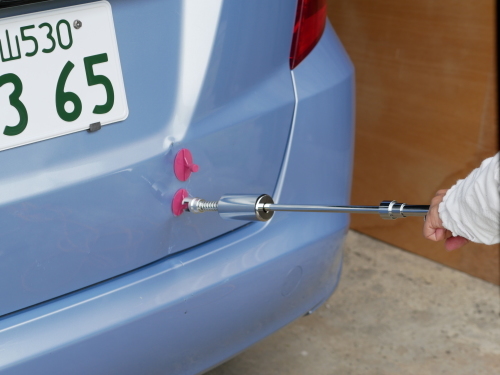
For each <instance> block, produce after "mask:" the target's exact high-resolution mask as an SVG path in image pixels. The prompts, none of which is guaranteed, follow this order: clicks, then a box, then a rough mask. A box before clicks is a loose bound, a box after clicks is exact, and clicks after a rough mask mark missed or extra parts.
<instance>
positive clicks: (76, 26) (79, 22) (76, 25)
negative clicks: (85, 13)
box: [73, 20, 82, 30]
mask: <svg viewBox="0 0 500 375" xmlns="http://www.w3.org/2000/svg"><path fill="white" fill-rule="evenodd" d="M73 27H74V28H75V29H77V30H78V29H79V28H80V27H82V21H80V20H75V21H74V22H73Z"/></svg>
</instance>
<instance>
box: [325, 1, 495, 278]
mask: <svg viewBox="0 0 500 375" xmlns="http://www.w3.org/2000/svg"><path fill="white" fill-rule="evenodd" d="M328 5H329V10H328V14H329V18H330V20H331V22H332V24H333V26H334V28H335V30H336V32H337V34H338V36H339V37H340V39H341V40H342V42H343V44H344V47H345V48H346V50H347V52H348V53H349V55H350V57H351V59H352V61H353V63H354V65H355V67H356V81H357V84H356V90H357V111H356V114H357V120H356V126H357V128H356V151H355V164H354V180H353V190H352V199H351V201H352V203H353V204H378V202H379V201H380V200H382V199H395V200H397V201H399V202H406V203H409V204H428V202H429V201H430V199H431V198H432V196H433V195H434V193H435V192H436V191H437V190H438V189H441V188H449V187H450V186H451V185H453V184H454V183H455V182H456V180H457V179H459V178H463V177H465V176H466V175H467V174H468V173H469V171H471V170H472V169H473V168H475V167H477V166H478V165H479V164H480V163H481V161H482V160H483V159H484V158H486V157H488V156H492V155H494V154H495V153H496V151H497V149H498V145H497V140H498V136H497V129H498V128H497V125H496V124H497V117H496V67H495V49H494V48H495V41H494V37H495V2H494V0H474V1H452V0H439V1H437V0H329V4H328ZM351 226H352V228H353V229H355V230H358V231H360V232H363V233H366V234H368V235H370V236H373V237H375V238H378V239H380V240H383V241H386V242H388V243H391V244H393V245H396V246H399V247H401V248H404V249H406V250H408V251H411V252H414V253H418V254H420V255H423V256H425V257H428V258H430V259H433V260H436V261H438V262H441V263H444V264H446V265H448V266H451V267H453V268H456V269H459V270H462V271H465V272H467V273H469V274H471V275H474V276H477V277H479V278H482V279H484V280H488V281H490V282H493V283H496V284H499V283H500V275H499V270H500V262H499V253H500V249H499V247H498V246H484V245H478V244H470V245H467V246H466V247H465V248H463V249H461V250H458V251H455V252H451V253H449V252H446V251H445V250H444V248H443V245H442V244H436V243H432V242H430V241H427V240H424V239H423V237H422V235H421V231H422V219H421V218H408V219H402V220H395V221H382V220H380V219H379V218H378V217H374V216H371V215H357V216H356V215H353V216H352V225H351Z"/></svg>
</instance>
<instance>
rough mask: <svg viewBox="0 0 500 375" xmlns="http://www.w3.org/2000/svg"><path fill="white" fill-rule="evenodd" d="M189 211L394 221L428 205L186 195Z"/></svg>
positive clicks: (230, 216) (257, 217) (232, 216)
mask: <svg viewBox="0 0 500 375" xmlns="http://www.w3.org/2000/svg"><path fill="white" fill-rule="evenodd" d="M182 203H183V204H185V205H186V206H187V207H186V211H188V212H192V213H202V212H207V211H218V212H219V215H220V217H222V218H223V219H227V220H245V221H268V220H270V219H271V218H272V217H273V214H274V212H275V211H290V212H333V213H347V214H379V215H380V217H381V218H382V219H387V220H394V219H400V218H404V217H408V216H425V215H427V212H428V211H429V206H424V205H407V204H406V203H398V202H396V201H382V203H380V205H379V206H321V205H310V204H275V203H274V201H273V199H272V198H271V197H270V196H269V195H267V194H260V195H259V194H257V195H248V194H227V195H224V196H222V197H221V198H220V199H219V201H213V202H207V201H205V200H203V199H200V198H192V197H188V198H185V199H184V200H183V202H182Z"/></svg>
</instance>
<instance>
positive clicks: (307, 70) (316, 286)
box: [0, 26, 354, 375]
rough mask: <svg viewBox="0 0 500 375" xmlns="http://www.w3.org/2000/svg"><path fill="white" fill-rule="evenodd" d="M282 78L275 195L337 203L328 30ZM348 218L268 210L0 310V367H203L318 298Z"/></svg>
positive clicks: (337, 64)
mask: <svg viewBox="0 0 500 375" xmlns="http://www.w3.org/2000/svg"><path fill="white" fill-rule="evenodd" d="M293 79H294V81H295V85H296V93H297V98H298V103H297V107H296V113H295V118H294V123H293V134H292V137H291V139H290V140H289V149H288V151H287V153H286V156H285V161H284V164H283V168H282V170H281V173H280V178H279V183H278V186H277V188H276V190H275V191H274V197H278V201H279V202H283V203H287V202H294V203H295V202H303V203H327V202H328V203H330V202H331V203H334V204H340V203H345V202H348V198H349V187H350V175H351V168H352V145H353V109H354V107H353V104H354V102H353V95H354V91H353V87H354V86H353V68H352V65H351V63H350V62H349V60H348V58H347V55H346V54H345V52H344V50H343V48H342V46H341V45H340V42H339V41H338V39H337V38H336V36H335V35H334V33H333V31H332V29H331V27H329V26H328V27H327V29H326V31H325V34H324V35H323V38H322V40H321V41H320V44H319V45H318V46H317V47H316V49H315V50H314V51H313V52H312V53H311V55H309V56H308V57H307V58H306V59H305V60H304V61H303V62H302V63H301V65H299V66H298V67H297V68H296V69H295V71H294V72H293ZM304 197H307V200H306V198H304ZM206 215H210V214H206ZM213 215H214V216H208V217H210V218H211V220H214V221H215V220H219V218H218V217H217V215H216V214H213ZM347 226H348V217H347V216H346V215H329V214H324V215H323V214H301V213H284V212H277V213H276V214H275V216H274V218H273V219H272V220H271V221H270V222H269V223H252V224H250V225H247V226H245V227H243V228H240V229H238V230H236V231H233V232H231V233H228V234H226V235H224V236H221V237H219V238H216V239H214V240H212V241H209V242H207V243H204V244H202V245H200V246H196V247H194V248H192V249H190V250H188V251H185V252H180V253H177V254H173V255H171V256H168V257H166V258H164V259H162V260H159V261H157V262H154V263H152V264H150V265H148V266H145V267H142V268H141V269H138V270H136V271H133V272H130V273H128V274H125V275H123V276H120V277H117V278H115V279H113V280H109V281H107V282H103V283H100V284H98V285H95V286H93V287H90V288H86V289H84V290H81V291H78V292H75V293H72V294H70V295H68V296H65V297H62V298H58V299H55V300H53V301H50V302H48V303H45V304H42V305H40V306H37V307H34V308H31V309H26V310H24V311H21V312H19V313H16V314H11V315H8V316H5V317H4V318H0V353H1V355H0V374H2V375H6V374H9V375H10V374H16V375H20V374H33V373H47V374H69V373H71V374H89V373H92V374H112V373H116V374H164V373H168V374H194V373H200V372H203V371H206V370H207V369H209V368H210V367H212V366H215V365H216V364H218V363H220V362H222V361H224V360H227V359H228V358H230V357H231V356H233V355H235V354H236V353H238V352H239V351H241V350H244V349H245V348H247V347H248V346H250V345H252V344H253V343H255V342H256V341H258V340H260V339H262V338H264V337H265V336H267V335H269V334H271V333H272V332H274V331H276V330H277V329H279V328H280V327H282V326H284V325H286V324H287V323H289V322H291V321H292V320H294V319H296V318H298V317H300V316H301V315H303V314H304V313H306V312H307V311H309V310H310V309H314V308H316V307H317V306H318V305H319V304H320V303H322V302H323V301H325V299H326V298H328V297H329V295H330V294H331V293H332V291H333V290H334V288H335V286H336V284H337V282H338V279H339V277H340V268H341V259H342V252H341V244H342V242H343V239H344V236H345V233H346V230H347Z"/></svg>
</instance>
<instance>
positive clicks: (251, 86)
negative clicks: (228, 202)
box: [0, 0, 354, 375]
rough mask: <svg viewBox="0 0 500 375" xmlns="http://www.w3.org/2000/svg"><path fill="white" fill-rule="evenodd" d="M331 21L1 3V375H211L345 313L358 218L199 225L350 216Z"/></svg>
mask: <svg viewBox="0 0 500 375" xmlns="http://www.w3.org/2000/svg"><path fill="white" fill-rule="evenodd" d="M325 3H326V1H325V0H298V1H296V0H109V2H108V1H105V0H101V1H91V2H88V1H82V0H52V1H37V0H15V1H8V0H1V1H0V375H7V374H9V375H11V374H12V375H13V374H16V375H19V374H30V375H31V374H51V375H54V374H65V375H66V374H72V375H76V374H85V375H87V374H93V375H95V374H107V375H108V374H120V375H126V374H196V373H202V372H204V371H207V370H208V369H210V368H213V367H215V366H217V365H218V364H220V363H222V362H224V361H226V360H227V359H229V358H231V357H232V356H234V355H236V354H237V353H239V352H241V351H242V350H244V349H245V348H247V347H249V346H250V345H252V344H254V343H255V342H257V341H259V340H261V339H263V338H264V337H266V336H267V335H269V334H271V333H273V332H275V331H276V330H278V329H280V328H281V327H283V326H285V325H286V324H288V323H290V322H292V321H293V320H295V319H297V318H299V317H301V316H303V315H304V314H307V313H308V312H311V311H314V310H315V309H316V308H317V307H318V306H320V305H321V304H322V303H323V302H324V301H325V300H326V299H327V298H328V297H329V296H330V295H331V294H332V292H333V291H334V289H335V287H336V285H337V283H338V280H339V277H340V270H341V265H342V252H341V246H342V243H343V240H344V238H345V235H346V231H347V228H348V223H349V219H348V216H347V215H346V214H335V215H325V214H317V213H283V212H278V213H276V214H275V215H274V217H273V218H272V220H270V221H269V222H265V223H260V222H252V223H248V222H244V221H225V220H221V219H220V218H219V216H218V215H217V214H214V213H205V214H203V215H195V214H193V213H189V212H183V206H182V197H183V196H184V195H189V196H192V197H203V198H205V199H207V200H217V199H219V198H220V197H221V196H222V195H224V194H233V193H240V194H264V193H266V194H269V195H271V196H272V197H273V199H274V201H275V202H277V203H303V204H306V203H307V204H337V205H342V204H348V202H349V191H350V183H351V170H352V154H353V131H354V127H353V124H354V70H353V66H352V64H351V62H350V60H349V58H348V56H347V54H346V52H345V51H344V49H343V47H342V45H341V43H340V41H339V40H338V38H337V36H336V35H335V33H334V31H333V29H332V27H331V26H330V24H329V23H328V22H327V21H326V4H325ZM325 21H326V22H325ZM183 194H184V195H183ZM179 197H181V198H180V204H181V206H179ZM176 199H177V200H176Z"/></svg>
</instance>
